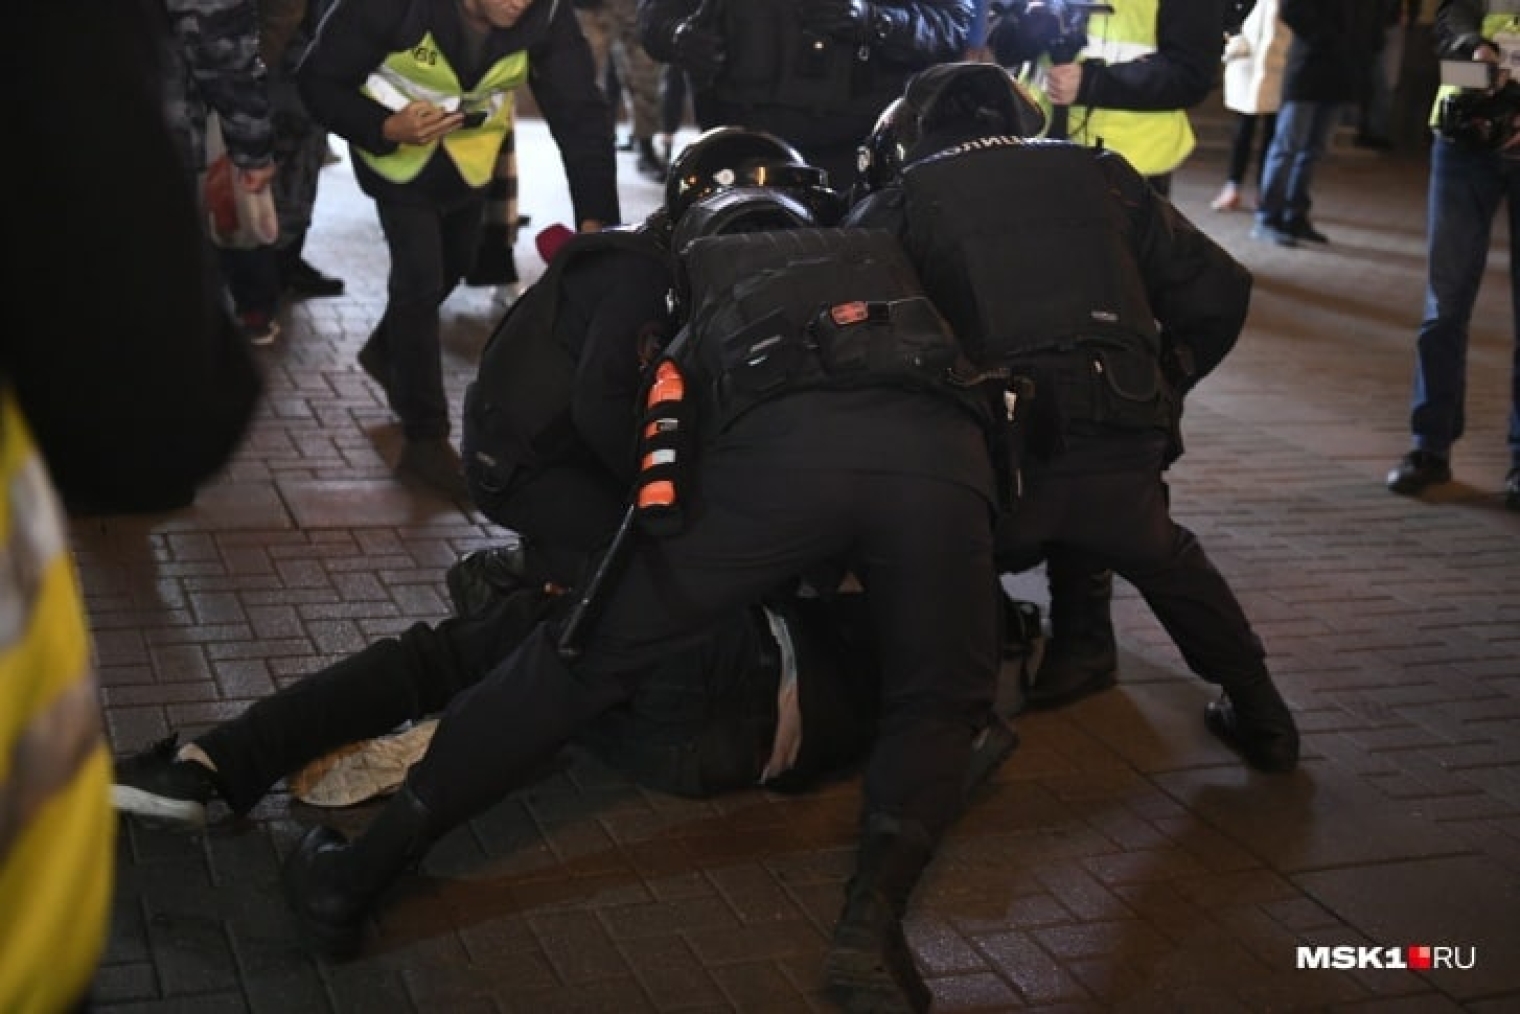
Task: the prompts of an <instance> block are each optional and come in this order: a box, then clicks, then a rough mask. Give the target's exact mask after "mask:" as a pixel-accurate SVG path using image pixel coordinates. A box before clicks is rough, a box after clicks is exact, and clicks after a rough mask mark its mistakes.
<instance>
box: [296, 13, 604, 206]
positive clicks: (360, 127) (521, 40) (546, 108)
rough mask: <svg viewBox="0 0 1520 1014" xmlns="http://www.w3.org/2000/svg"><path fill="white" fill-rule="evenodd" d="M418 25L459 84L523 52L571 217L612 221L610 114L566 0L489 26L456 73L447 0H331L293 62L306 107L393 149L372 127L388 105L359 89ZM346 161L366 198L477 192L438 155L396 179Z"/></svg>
mask: <svg viewBox="0 0 1520 1014" xmlns="http://www.w3.org/2000/svg"><path fill="white" fill-rule="evenodd" d="M428 32H431V33H432V34H433V38H434V39H435V40H436V42H437V43H438V46H439V48H440V49H441V50H442V51H443V52H444V54H445V55H446V56H447V57H448V58H449V61H450V64H451V65H452V66H453V67H454V68H455V69H456V70H457V71H458V72H459V73H460V74H462V75H465V74H471V76H468V77H466V79H465V80H463V81H461V84H463V85H464V86H465V87H466V88H469V87H470V86H471V85H473V84H474V83H475V81H476V80H478V76H479V73H480V71H481V70H483V69H484V68H486V67H489V66H490V65H491V64H492V63H494V62H495V61H496V60H498V59H500V58H501V57H503V56H506V55H508V54H510V53H515V52H518V51H520V50H524V49H526V50H527V52H528V85H529V86H530V87H531V88H532V89H533V98H534V100H535V101H536V102H537V104H538V107H539V109H540V110H541V111H542V112H543V116H544V119H545V120H546V121H547V122H548V124H549V130H550V132H551V133H552V134H553V135H554V140H555V143H556V144H557V145H558V146H559V150H560V156H561V158H562V160H563V161H564V165H565V175H566V178H567V179H568V180H569V183H570V197H571V201H572V203H573V204H574V207H575V217H576V220H577V221H584V220H585V219H588V218H589V219H596V220H598V221H601V222H603V223H613V222H617V221H619V219H620V217H621V213H620V211H619V208H618V193H617V162H616V152H615V151H614V147H613V128H612V112H611V109H610V108H609V107H608V104H607V100H606V98H605V97H604V96H603V95H602V93H601V91H600V90H599V89H598V88H597V86H596V74H595V70H594V65H593V62H592V59H591V50H590V47H589V46H587V45H586V39H585V36H583V35H582V34H581V30H580V24H579V22H577V21H576V18H575V11H574V8H572V7H571V5H570V4H569V3H565V2H552V0H539V2H538V3H535V4H533V5H532V6H531V7H529V8H528V10H527V12H526V13H525V14H524V15H523V16H522V20H520V21H519V22H518V23H517V24H516V25H515V26H513V27H512V28H510V29H496V30H493V31H492V32H491V33H490V34H489V35H488V36H487V37H486V44H485V49H484V51H483V52H482V53H481V54H480V58H479V63H478V66H477V67H476V68H474V70H473V73H471V72H468V71H466V70H465V68H466V67H467V66H468V65H469V61H468V59H467V58H466V56H465V49H464V35H463V29H462V27H461V25H460V21H459V13H458V7H457V0H338V2H337V3H336V4H335V5H334V6H333V9H332V10H331V11H330V12H329V13H328V15H327V17H326V18H324V19H323V21H322V26H321V28H320V30H319V31H318V32H317V38H316V41H314V42H313V43H312V46H311V49H310V50H309V51H308V52H307V54H306V58H305V60H303V61H302V63H301V68H300V71H299V75H298V81H299V84H300V89H301V97H302V99H303V100H304V101H305V102H306V105H307V108H309V109H310V110H311V113H312V115H313V116H314V117H315V118H316V119H317V120H318V121H319V122H320V123H322V124H323V125H324V126H326V127H327V128H328V129H329V130H331V131H332V132H334V133H335V134H338V135H339V136H340V137H342V138H344V139H345V140H347V141H348V142H349V143H351V144H353V145H355V146H357V147H360V148H363V149H365V150H366V151H370V152H373V153H375V154H380V155H383V154H387V153H389V152H392V151H394V150H395V149H396V145H394V144H392V143H391V142H390V141H387V140H386V139H385V136H384V134H383V133H382V130H383V125H384V123H385V120H386V117H388V116H389V115H390V112H391V111H390V110H388V109H386V108H385V107H384V106H383V105H381V104H380V103H378V102H376V101H374V100H373V99H371V98H369V97H368V96H366V95H364V94H363V93H362V92H361V91H360V90H359V89H360V87H361V86H362V85H363V84H364V82H365V80H366V79H367V78H368V77H369V75H370V72H371V71H373V70H374V69H375V68H376V67H378V66H379V65H380V63H381V62H382V61H383V60H384V59H385V58H386V57H387V56H389V55H390V54H391V53H394V52H397V51H399V50H403V49H406V48H407V47H409V46H411V45H413V44H415V43H416V42H418V41H419V40H420V39H421V38H422V37H423V36H424V35H425V34H426V33H428ZM353 164H354V172H355V175H356V176H357V177H358V180H359V184H360V186H361V187H363V189H364V192H365V193H367V194H369V195H370V196H371V197H373V198H375V199H376V200H386V201H396V202H402V203H428V204H439V205H443V206H449V205H451V204H453V203H455V202H458V201H462V200H467V199H472V198H473V197H474V196H475V194H476V193H478V191H475V190H474V188H471V187H470V186H469V185H468V184H467V183H465V181H464V180H463V179H461V178H460V176H459V173H458V171H457V170H456V169H455V168H454V166H453V163H452V162H451V161H450V160H449V159H448V158H447V157H446V156H442V155H441V154H436V153H435V155H434V157H433V159H432V161H431V162H429V163H428V166H427V168H425V169H424V170H423V172H422V174H421V175H420V176H418V177H417V178H416V179H415V180H413V181H412V182H410V183H405V184H396V183H392V182H390V181H388V180H386V179H383V178H382V177H380V176H379V175H378V174H377V173H375V172H374V171H373V170H371V169H370V168H369V167H368V166H367V165H365V164H364V162H363V160H362V159H357V158H356V159H354V163H353Z"/></svg>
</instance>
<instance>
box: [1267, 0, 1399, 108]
mask: <svg viewBox="0 0 1520 1014" xmlns="http://www.w3.org/2000/svg"><path fill="white" fill-rule="evenodd" d="M1278 16H1279V17H1281V18H1282V21H1283V24H1285V25H1287V26H1288V27H1289V28H1291V29H1293V42H1292V43H1291V44H1290V45H1289V46H1288V65H1287V67H1286V69H1285V70H1284V71H1283V101H1284V102H1356V101H1359V100H1360V99H1361V98H1362V97H1363V95H1364V93H1365V91H1366V89H1367V83H1368V81H1369V80H1370V79H1371V77H1370V74H1369V68H1370V67H1371V66H1372V61H1373V60H1374V59H1376V58H1377V55H1378V53H1380V52H1381V51H1382V49H1383V36H1384V28H1385V26H1384V23H1383V21H1384V11H1383V5H1382V0H1283V5H1282V8H1281V10H1280V11H1279V14H1278Z"/></svg>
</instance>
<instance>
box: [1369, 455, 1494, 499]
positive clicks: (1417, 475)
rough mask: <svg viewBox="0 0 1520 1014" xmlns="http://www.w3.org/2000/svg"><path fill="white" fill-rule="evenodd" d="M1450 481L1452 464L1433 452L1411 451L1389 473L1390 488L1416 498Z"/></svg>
mask: <svg viewBox="0 0 1520 1014" xmlns="http://www.w3.org/2000/svg"><path fill="white" fill-rule="evenodd" d="M1511 474H1513V473H1511ZM1450 481H1451V462H1450V461H1447V460H1446V458H1445V457H1443V456H1442V455H1440V454H1436V453H1435V452H1433V451H1420V450H1414V451H1410V452H1409V453H1408V454H1406V455H1404V456H1403V457H1402V458H1400V459H1399V463H1398V465H1397V467H1395V468H1394V470H1393V471H1391V472H1389V473H1388V488H1389V489H1391V490H1393V491H1394V492H1395V493H1398V494H1400V495H1402V496H1415V495H1416V494H1419V493H1423V492H1424V491H1425V487H1427V486H1435V485H1437V484H1439V483H1443V482H1450Z"/></svg>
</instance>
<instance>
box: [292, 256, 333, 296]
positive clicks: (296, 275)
mask: <svg viewBox="0 0 1520 1014" xmlns="http://www.w3.org/2000/svg"><path fill="white" fill-rule="evenodd" d="M280 276H281V280H282V281H283V282H284V283H285V291H287V292H289V293H290V294H291V295H293V296H309V297H312V298H322V297H324V296H341V295H343V279H341V278H337V277H335V276H333V275H329V274H325V273H323V272H322V271H321V270H319V269H318V268H316V267H314V266H313V265H312V264H311V262H310V261H308V260H306V259H305V258H304V257H297V258H295V259H294V260H292V261H289V262H288V263H286V264H285V265H283V266H282V267H281V269H280Z"/></svg>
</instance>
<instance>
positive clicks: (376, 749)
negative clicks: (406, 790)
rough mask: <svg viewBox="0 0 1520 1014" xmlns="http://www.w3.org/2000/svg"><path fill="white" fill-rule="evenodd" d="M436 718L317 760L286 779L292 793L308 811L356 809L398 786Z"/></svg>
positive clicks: (434, 726) (423, 750)
mask: <svg viewBox="0 0 1520 1014" xmlns="http://www.w3.org/2000/svg"><path fill="white" fill-rule="evenodd" d="M437 727H438V720H437V719H429V720H428V721H425V722H419V723H417V724H416V725H413V726H412V727H411V728H410V729H406V730H405V731H403V732H397V733H392V734H390V735H388V736H378V737H376V738H375V739H366V740H364V741H363V742H360V743H353V744H351V745H349V746H345V747H343V748H342V749H339V750H334V751H333V752H332V753H330V754H327V755H326V756H323V757H318V758H317V759H316V760H314V761H312V762H311V763H310V764H308V765H306V766H305V767H304V768H302V769H301V770H300V771H297V772H296V773H295V774H294V775H292V776H291V777H290V794H291V795H293V796H295V797H296V798H297V799H299V800H300V801H301V802H303V803H308V804H310V805H312V806H325V807H339V806H355V805H357V804H359V803H362V802H364V801H365V800H369V799H374V798H375V797H377V796H387V795H390V794H391V793H392V792H395V791H396V790H397V789H399V788H400V787H401V783H402V782H403V781H405V780H406V772H407V769H408V768H410V767H411V766H412V765H413V764H415V763H417V761H418V760H420V759H421V758H422V755H423V754H424V753H427V748H428V744H429V743H431V742H432V741H433V732H434V730H435V729H437Z"/></svg>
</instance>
